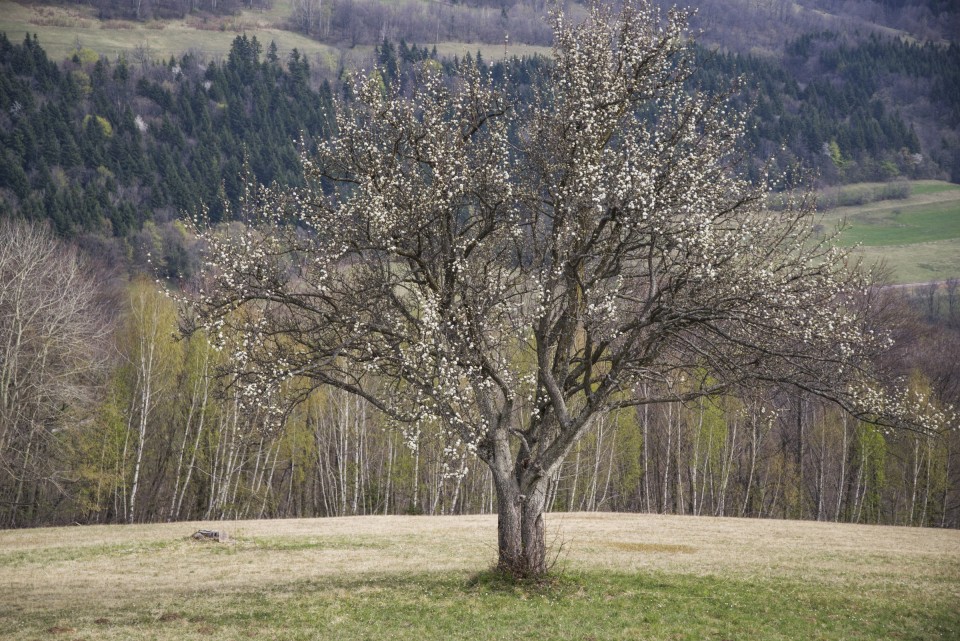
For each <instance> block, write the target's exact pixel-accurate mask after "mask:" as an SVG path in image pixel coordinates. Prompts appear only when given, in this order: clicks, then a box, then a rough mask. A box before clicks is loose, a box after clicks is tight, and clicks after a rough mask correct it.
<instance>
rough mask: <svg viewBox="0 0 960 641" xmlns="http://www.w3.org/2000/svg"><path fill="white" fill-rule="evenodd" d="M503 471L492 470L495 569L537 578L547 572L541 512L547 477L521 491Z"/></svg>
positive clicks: (513, 478)
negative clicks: (495, 549) (494, 497)
mask: <svg viewBox="0 0 960 641" xmlns="http://www.w3.org/2000/svg"><path fill="white" fill-rule="evenodd" d="M504 471H505V470H497V469H494V473H493V479H494V486H495V487H496V491H497V553H498V559H497V569H498V570H500V571H502V572H505V573H508V574H510V575H512V576H514V577H515V578H520V579H530V578H533V579H535V578H539V577H542V576H544V575H545V574H546V573H547V570H548V567H547V545H546V531H545V529H544V521H543V509H544V505H545V502H546V496H547V492H546V490H547V480H548V479H549V475H544V476H543V477H541V478H538V479H537V480H536V481H534V482H533V483H531V484H529V486H528V487H527V488H526V493H523V492H522V491H521V484H520V483H519V482H518V481H517V479H516V477H515V476H514V475H512V474H509V473H507V474H504V473H503V472H504Z"/></svg>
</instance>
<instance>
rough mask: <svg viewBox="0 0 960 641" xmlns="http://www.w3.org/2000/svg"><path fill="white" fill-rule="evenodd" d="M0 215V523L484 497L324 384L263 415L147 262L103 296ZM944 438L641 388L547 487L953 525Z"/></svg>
mask: <svg viewBox="0 0 960 641" xmlns="http://www.w3.org/2000/svg"><path fill="white" fill-rule="evenodd" d="M0 235H2V238H3V240H2V242H0V275H2V279H3V281H2V282H3V286H2V287H0V339H2V345H0V347H2V350H3V351H2V353H0V376H2V378H0V383H2V385H0V526H3V527H21V526H30V525H42V524H54V523H72V522H82V523H91V522H100V523H104V522H145V521H165V520H182V519H223V518H230V519H233V518H268V517H294V516H304V517H306V516H333V515H352V514H393V513H418V514H420V513H422V514H451V513H475V512H493V511H495V510H496V492H495V489H494V485H493V482H492V479H491V476H490V472H489V470H488V469H487V467H486V466H484V465H482V464H481V463H480V462H479V461H478V460H477V459H476V458H473V457H469V456H457V455H454V456H452V457H451V456H450V454H449V452H446V451H445V440H444V439H443V438H442V435H441V433H440V430H439V428H438V429H437V430H436V431H432V430H431V429H430V428H429V427H427V428H423V429H421V430H419V431H417V432H415V433H412V434H407V435H404V434H401V433H399V432H398V431H396V430H392V429H386V427H387V425H386V423H387V421H386V420H385V419H384V417H383V416H382V415H381V414H380V413H378V412H377V411H375V410H374V409H373V408H372V407H371V406H370V405H369V404H368V403H367V402H365V401H363V400H360V399H358V398H357V397H353V396H350V395H348V394H346V393H344V392H341V391H328V390H318V391H315V392H313V393H311V394H310V396H309V397H308V398H307V399H306V400H305V401H304V402H303V403H301V404H299V405H298V406H296V407H295V408H294V409H293V410H292V411H291V412H290V413H289V414H287V415H286V416H285V417H284V418H283V420H282V421H281V422H274V421H269V420H267V419H266V417H265V416H263V415H261V414H258V413H257V412H250V411H245V410H241V409H240V408H241V404H240V403H239V402H238V398H237V396H236V395H237V393H238V391H237V390H234V389H230V388H229V387H226V386H224V384H223V383H222V382H220V381H219V380H218V379H217V378H216V377H215V376H214V373H215V372H216V370H217V368H218V365H220V364H221V363H222V362H223V359H225V358H227V354H226V353H225V352H224V351H219V352H218V351H216V350H215V349H213V348H212V347H211V345H210V343H209V342H208V341H207V340H206V339H205V338H204V337H203V336H202V335H195V336H193V337H191V338H189V339H183V338H178V337H177V336H176V328H177V314H176V308H175V304H174V303H173V301H172V300H171V299H170V298H168V297H167V296H165V295H164V294H163V293H162V291H160V290H159V289H158V287H157V286H156V284H155V283H152V282H149V281H143V280H138V281H135V282H132V283H128V284H124V285H123V286H122V291H121V292H120V293H114V294H112V295H111V296H108V295H107V294H106V292H104V291H103V290H104V285H103V284H102V283H103V282H105V281H104V280H103V279H99V280H95V279H94V278H92V277H91V275H90V273H91V268H90V266H89V264H87V263H85V262H84V261H83V260H82V259H81V258H80V257H79V256H78V255H77V253H76V252H75V251H74V250H72V249H70V248H67V247H64V246H63V245H62V244H60V243H59V242H57V241H55V240H54V239H52V238H51V237H50V236H49V235H48V234H47V233H46V232H43V231H40V230H37V229H35V228H33V227H30V226H26V225H20V224H13V223H9V222H7V223H4V224H3V226H2V229H0ZM944 291H946V290H945V289H944ZM926 297H927V294H926V292H922V295H920V296H919V298H918V302H921V303H924V304H925V303H926ZM943 302H944V311H945V312H946V311H947V310H948V309H949V307H947V303H948V301H947V300H946V299H944V301H943ZM925 327H927V330H926V338H923V339H922V340H920V341H919V342H920V343H928V344H929V345H930V346H929V347H928V349H930V350H934V351H936V352H937V353H939V354H940V355H941V356H948V355H946V354H943V349H944V345H949V344H951V343H950V341H949V340H947V339H945V341H944V342H939V341H937V340H934V339H932V338H931V337H932V336H934V334H933V333H931V330H930V329H929V326H925ZM942 331H949V330H942ZM917 349H918V350H919V352H920V353H923V351H924V348H923V346H922V345H921V346H920V347H919V348H917ZM947 349H949V348H947ZM915 351H917V350H915ZM934 364H935V365H938V367H939V369H938V368H937V367H934V368H933V370H935V372H934V375H935V376H936V377H937V379H938V381H939V382H940V384H939V385H938V389H933V388H931V383H930V382H929V381H928V380H927V379H926V378H924V376H923V375H921V374H920V373H919V371H915V372H914V373H913V374H912V375H911V376H910V378H909V386H910V387H911V389H913V390H915V391H916V392H918V393H921V394H924V395H926V396H928V397H931V398H935V397H936V396H937V391H938V390H939V391H940V393H941V394H942V393H944V392H945V391H946V390H947V389H949V388H944V387H943V385H942V383H944V382H945V381H946V382H948V383H949V380H951V379H949V376H947V375H946V374H945V373H944V370H943V368H944V367H945V365H944V363H943V362H942V360H941V361H937V362H935V363H934ZM411 446H413V447H411ZM958 454H960V434H957V433H956V432H949V433H947V434H945V435H942V436H939V437H937V436H931V435H920V434H913V433H910V432H899V433H896V434H890V433H886V432H884V431H883V430H881V429H880V428H877V427H875V426H872V425H870V424H867V423H862V422H858V421H856V420H854V419H852V418H850V417H848V416H846V415H844V414H843V413H841V412H839V411H837V410H836V409H834V408H832V407H830V406H827V405H825V404H824V403H823V402H821V401H818V400H816V399H813V398H809V397H804V396H798V395H796V394H788V393H786V392H783V393H781V394H780V395H779V396H774V397H769V396H756V397H753V398H732V397H705V398H702V399H699V400H697V401H695V402H691V403H687V404H684V403H678V402H674V403H656V404H649V405H645V406H641V407H639V408H630V409H624V410H620V411H617V412H612V413H609V414H607V415H605V416H603V417H601V419H600V420H598V421H597V423H596V426H595V429H594V430H593V431H592V432H591V433H590V434H588V435H587V436H586V437H585V438H584V439H583V440H582V441H581V442H580V443H579V444H578V445H577V446H576V447H575V448H574V450H573V451H572V452H571V455H570V456H569V457H568V458H567V460H566V461H565V462H564V463H563V464H562V465H561V466H559V467H558V468H557V469H556V471H555V473H554V475H553V477H552V478H551V479H550V484H549V491H548V496H547V507H548V509H550V510H552V511H591V510H617V511H642V512H661V513H680V514H698V515H717V516H754V517H771V518H801V519H817V520H831V521H853V522H869V523H893V524H900V525H926V526H937V527H958V526H960V458H958Z"/></svg>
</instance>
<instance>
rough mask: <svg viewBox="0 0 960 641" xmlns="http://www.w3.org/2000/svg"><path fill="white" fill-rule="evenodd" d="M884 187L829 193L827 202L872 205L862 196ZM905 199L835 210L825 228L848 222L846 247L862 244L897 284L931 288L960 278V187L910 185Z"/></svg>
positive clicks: (867, 186) (868, 256) (930, 183)
mask: <svg viewBox="0 0 960 641" xmlns="http://www.w3.org/2000/svg"><path fill="white" fill-rule="evenodd" d="M884 186H885V185H883V184H862V185H852V186H848V187H844V188H837V189H831V190H827V191H826V192H824V193H823V194H821V200H825V201H831V200H832V201H834V202H835V201H836V200H838V199H839V200H841V201H842V200H843V199H844V198H846V199H847V201H856V200H869V199H866V198H864V197H862V196H861V195H860V194H862V193H864V192H870V191H876V190H878V189H882V188H883V187H884ZM904 187H905V188H906V189H907V190H908V191H909V195H908V196H907V197H905V198H896V199H881V200H876V201H873V202H864V203H863V204H848V205H846V206H839V207H833V208H831V209H828V210H827V211H826V212H824V215H823V219H822V221H821V224H822V225H823V226H824V227H825V228H827V229H832V228H834V227H836V226H837V225H839V224H841V223H843V224H845V225H846V231H845V232H844V233H843V235H842V236H841V239H840V240H841V242H842V243H843V244H844V245H848V246H850V245H859V246H860V252H859V253H860V254H861V255H862V256H863V257H864V259H865V260H866V261H867V262H868V263H876V262H883V263H884V264H885V265H886V266H887V268H888V269H889V270H890V271H891V276H892V280H893V281H894V282H897V283H925V282H930V281H937V280H946V279H949V278H957V277H960V185H955V184H952V183H946V182H941V181H934V180H921V181H916V182H913V183H907V184H905V185H904Z"/></svg>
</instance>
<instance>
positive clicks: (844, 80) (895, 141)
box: [0, 33, 960, 277]
mask: <svg viewBox="0 0 960 641" xmlns="http://www.w3.org/2000/svg"><path fill="white" fill-rule="evenodd" d="M835 40H837V37H835V36H833V35H831V34H829V33H826V34H815V35H808V36H804V37H803V38H800V39H798V40H796V41H795V42H792V43H790V44H789V45H788V47H787V50H788V52H789V53H790V56H792V57H793V58H795V60H796V65H801V64H809V63H810V62H811V61H814V62H815V63H816V64H817V66H818V67H821V66H827V67H830V68H832V69H833V74H834V75H828V74H827V75H824V74H817V79H815V80H812V81H810V82H808V83H806V84H805V85H801V84H800V83H799V82H798V81H797V79H796V78H795V77H794V74H791V72H789V71H788V69H787V68H786V67H785V66H784V65H780V64H778V63H775V62H771V61H769V60H765V59H761V58H756V57H751V56H743V55H739V54H718V53H713V52H710V51H707V50H706V49H698V50H697V52H698V53H697V55H698V59H697V61H696V62H697V64H698V71H697V74H696V76H695V77H694V78H692V79H691V84H692V85H693V86H696V87H698V88H701V89H703V90H706V91H710V92H720V91H724V90H726V89H727V88H728V87H729V86H730V84H731V82H732V78H734V77H738V76H742V77H743V78H745V88H744V90H743V91H742V92H740V93H739V94H738V95H737V96H736V97H735V98H734V100H733V103H732V104H733V106H734V108H736V109H742V110H749V109H751V108H752V109H753V116H752V123H751V130H750V132H749V134H748V142H749V144H750V145H751V149H750V152H751V153H752V154H753V157H754V160H753V162H752V163H750V165H749V166H750V168H751V171H752V172H753V177H754V178H756V179H760V175H761V172H762V170H763V168H764V166H765V164H766V163H767V162H768V161H771V162H772V165H773V166H772V170H773V172H774V173H777V172H785V173H787V174H788V176H789V174H790V173H791V172H792V171H794V170H795V169H796V168H797V167H799V166H803V167H805V168H807V169H810V170H813V171H816V172H819V175H820V176H821V180H823V181H825V182H828V183H845V182H856V181H862V180H872V181H883V180H893V179H897V178H903V177H906V178H920V177H923V178H952V179H953V180H960V152H958V146H957V144H956V143H955V142H953V143H951V142H950V140H948V138H949V136H950V135H952V136H953V138H954V139H955V138H956V136H957V133H956V125H957V124H958V123H960V111H958V109H960V107H958V105H960V95H958V92H960V72H958V71H957V70H958V69H960V47H958V46H957V45H951V46H950V47H949V48H946V49H944V48H937V47H933V46H929V45H928V46H915V45H908V44H904V43H901V42H899V41H895V40H881V39H879V38H872V39H868V40H866V41H865V42H863V43H861V44H859V45H856V46H854V47H852V48H847V47H846V45H843V44H842V43H836V42H834V41H835ZM828 45H829V46H828ZM834 45H835V46H834ZM374 55H375V58H376V60H375V61H372V62H376V63H377V64H379V65H380V66H381V67H382V69H383V72H382V73H383V78H384V82H385V83H388V84H400V85H401V86H405V85H406V86H409V84H410V83H412V82H414V78H415V70H416V68H417V66H418V65H422V64H425V63H426V62H427V61H429V62H430V64H437V65H440V66H441V67H442V68H443V70H444V72H445V75H446V76H447V77H448V78H450V79H451V80H452V79H453V78H455V77H456V75H457V74H458V69H459V67H460V64H461V63H462V62H463V61H461V60H457V59H456V58H453V59H438V57H437V54H436V51H435V49H432V48H431V49H428V48H427V47H420V46H416V45H408V44H407V43H405V42H400V43H391V42H389V41H384V42H382V43H381V44H380V45H379V46H377V47H376V48H375V52H374ZM468 57H469V58H470V59H471V61H474V59H475V61H476V62H478V63H479V64H480V66H481V67H483V68H485V69H488V70H489V72H490V73H491V74H492V75H493V77H494V78H495V79H496V80H497V82H498V83H500V84H501V85H502V86H504V87H505V89H506V90H508V91H509V92H511V93H512V94H513V95H514V96H516V99H517V100H518V101H520V102H521V103H522V100H523V97H524V96H525V95H526V93H528V92H529V91H530V87H531V86H532V85H534V84H536V83H537V82H539V81H540V80H541V79H542V78H543V77H544V70H545V67H546V65H547V62H546V60H545V59H543V58H539V57H529V58H522V59H521V58H512V59H509V60H496V61H487V60H484V59H483V58H482V56H481V55H480V54H479V53H478V54H476V56H469V54H468ZM349 76H350V72H349V70H347V69H341V70H340V73H339V74H337V75H330V77H325V74H324V73H322V71H321V69H320V68H319V65H311V63H310V62H309V61H308V60H307V58H306V57H305V56H302V55H300V54H299V53H298V52H297V51H296V50H294V51H293V52H291V53H290V54H288V55H285V56H282V57H281V56H280V55H279V54H278V52H277V50H276V47H275V46H274V45H273V44H272V43H271V44H270V45H268V46H266V47H264V45H263V43H260V42H258V41H257V40H256V38H252V39H248V38H247V37H246V36H238V37H237V38H236V40H235V41H234V43H233V46H232V48H231V51H230V53H229V55H228V56H227V58H226V59H225V60H222V61H209V60H203V59H201V58H199V57H197V56H196V55H193V54H190V53H187V54H184V55H182V56H180V57H179V58H171V59H169V60H167V61H157V62H151V61H149V60H143V61H141V62H140V63H133V62H132V61H130V60H127V59H125V58H123V57H121V58H119V59H116V60H108V59H106V58H103V57H99V56H97V55H96V54H95V53H94V52H92V51H89V50H82V49H81V50H78V51H77V52H76V53H75V54H74V55H73V56H72V57H71V58H70V59H68V60H65V61H63V62H61V63H55V62H54V61H52V60H50V59H49V58H48V57H47V55H46V53H45V52H44V50H43V48H42V46H41V43H40V42H39V41H38V40H37V38H36V36H27V37H25V38H24V39H23V41H22V42H21V43H16V44H15V43H13V42H11V41H10V40H9V39H8V38H7V37H6V36H4V35H2V34H0V147H2V150H0V216H4V217H10V216H13V217H21V218H26V219H29V220H47V221H49V222H50V224H51V226H52V227H53V229H54V230H55V231H56V233H57V234H58V235H60V236H62V237H67V238H79V239H80V241H81V242H82V243H83V244H84V245H85V246H88V247H93V248H94V249H95V251H96V253H97V254H98V255H101V256H104V257H107V258H109V259H110V260H112V261H114V262H116V263H128V264H133V265H142V264H144V262H145V255H146V253H147V252H150V253H151V255H152V256H153V257H154V260H155V262H156V263H157V265H156V266H157V267H158V268H159V269H160V270H161V273H162V274H163V275H164V276H167V277H175V276H177V275H178V274H179V275H181V276H184V277H187V276H189V274H190V270H191V264H190V259H189V256H188V255H187V252H186V251H185V247H184V237H183V234H182V233H181V231H180V230H178V228H177V226H176V223H175V221H176V220H177V218H179V217H181V216H183V215H185V214H186V215H193V214H196V213H197V212H199V211H200V210H201V208H202V207H204V206H205V207H208V208H209V210H210V211H209V215H210V217H211V218H212V219H213V220H214V221H217V220H219V219H220V217H221V216H222V215H223V210H222V207H221V203H222V202H227V203H231V204H234V205H235V204H236V202H237V199H238V198H239V195H240V191H241V188H240V175H241V171H242V168H243V165H244V163H247V164H248V165H249V170H250V172H251V173H252V176H253V177H254V178H255V179H256V180H257V181H258V182H260V183H263V184H269V183H272V182H274V181H276V182H278V183H280V184H296V182H297V181H298V180H299V175H300V172H299V166H298V162H299V145H300V144H301V143H304V144H307V145H308V146H309V145H310V144H312V142H313V141H316V140H318V139H323V138H325V137H326V136H328V135H329V134H330V123H331V122H332V118H333V114H334V109H336V106H335V105H336V102H335V100H334V96H340V97H343V98H344V99H345V100H347V101H349V99H350V90H349V82H347V80H348V79H349ZM898 88H899V89H900V90H902V91H904V92H909V93H911V94H913V95H922V96H925V100H926V104H927V105H928V107H929V108H930V109H935V110H936V113H937V114H938V118H940V119H941V120H942V123H941V125H936V126H935V125H930V124H929V123H927V125H925V126H924V128H921V129H919V130H918V128H917V126H915V125H914V124H913V122H910V121H908V120H906V119H905V118H904V116H903V114H902V113H900V112H899V111H897V110H894V109H890V108H889V107H888V106H886V103H885V101H884V100H882V99H881V95H886V94H888V93H889V92H890V91H891V90H892V89H893V90H898ZM941 127H942V128H944V129H943V131H941ZM938 136H939V139H937V140H936V141H935V142H931V140H933V139H934V138H937V137H938ZM161 263H162V264H161Z"/></svg>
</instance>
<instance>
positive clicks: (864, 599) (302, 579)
mask: <svg viewBox="0 0 960 641" xmlns="http://www.w3.org/2000/svg"><path fill="white" fill-rule="evenodd" d="M201 525H204V524H200V523H175V524H162V525H148V526H92V527H73V528H48V529H39V530H15V531H5V532H0V577H2V579H0V630H2V631H3V632H2V633H0V636H2V637H3V638H4V639H51V638H64V639H108V640H111V639H158V640H165V639H170V640H173V639H210V638H220V639H245V638H253V639H417V640H419V641H423V640H425V639H521V638H529V639H595V640H598V639H670V640H674V639H690V640H693V639H751V640H752V639H925V640H930V639H944V640H946V639H957V638H960V610H958V608H957V604H958V603H960V533H958V532H956V531H944V530H923V529H910V528H896V527H874V526H856V525H834V524H822V523H811V522H792V521H760V520H742V519H712V518H693V517H670V516H653V515H613V514H572V515H550V516H549V518H548V521H547V525H548V531H549V535H548V538H549V539H550V540H551V541H552V542H553V547H554V549H559V563H558V568H560V569H559V571H558V572H557V578H556V579H555V580H554V581H553V582H552V583H550V584H548V585H545V586H539V587H536V586H517V585H513V584H510V583H508V582H505V581H503V580H501V579H499V578H498V577H497V576H495V575H494V574H492V573H490V572H489V571H486V570H485V569H486V568H488V567H489V566H490V564H491V562H492V561H493V559H494V557H495V554H494V545H495V527H496V524H495V519H494V518H493V517H491V516H469V517H361V518H341V519H323V520H287V521H246V522H237V523H216V524H205V525H206V526H207V527H212V528H225V529H227V530H228V531H229V532H230V533H231V536H232V540H231V542H228V543H202V542H196V541H193V540H191V539H190V538H189V535H190V534H191V533H192V532H193V531H195V530H196V529H197V528H199V527H201Z"/></svg>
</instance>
